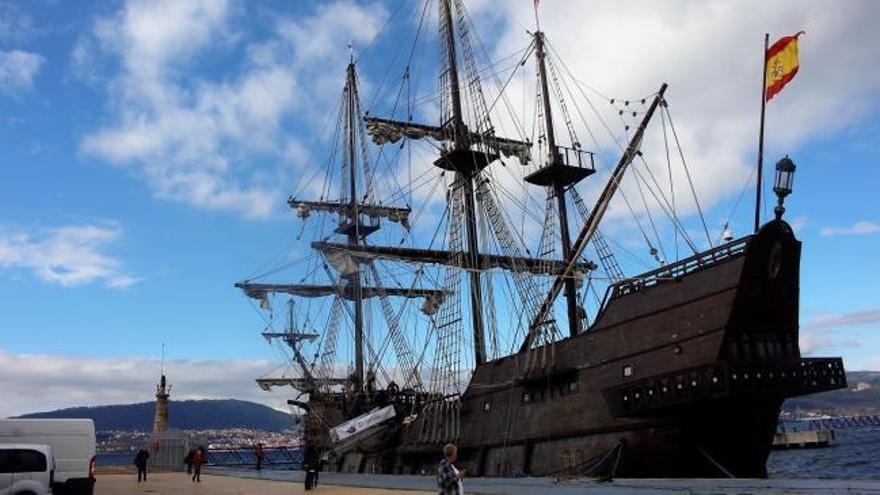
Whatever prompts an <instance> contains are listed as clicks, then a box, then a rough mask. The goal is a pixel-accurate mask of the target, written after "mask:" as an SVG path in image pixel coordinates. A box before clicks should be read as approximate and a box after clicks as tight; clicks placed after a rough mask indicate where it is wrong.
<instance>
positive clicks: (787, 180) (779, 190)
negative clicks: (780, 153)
mask: <svg viewBox="0 0 880 495" xmlns="http://www.w3.org/2000/svg"><path fill="white" fill-rule="evenodd" d="M796 168H797V167H796V166H795V164H794V162H793V161H791V158H789V157H788V155H785V158H783V159H782V160H779V162H777V163H776V178H775V180H774V181H773V192H775V193H776V197H777V198H779V200H778V202H777V203H776V208H773V213H775V214H776V219H777V220H781V219H782V214H783V213H785V206H783V203H784V202H785V197H786V196H788V195H789V194H791V187H792V184H793V183H794V171H795V169H796Z"/></svg>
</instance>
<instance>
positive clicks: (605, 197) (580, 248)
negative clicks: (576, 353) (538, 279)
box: [520, 83, 667, 351]
mask: <svg viewBox="0 0 880 495" xmlns="http://www.w3.org/2000/svg"><path fill="white" fill-rule="evenodd" d="M666 88H667V85H666V83H663V84H662V85H661V86H660V91H658V92H657V94H656V95H655V96H654V100H653V101H652V102H651V106H649V107H648V111H647V112H645V116H644V117H643V118H642V122H641V123H640V124H639V127H638V129H636V132H635V134H633V137H632V139H631V140H630V142H629V145H628V146H627V147H626V151H624V153H623V155H622V156H621V157H620V161H618V162H617V166H616V167H615V168H614V171H613V172H612V173H611V177H610V178H609V179H608V182H607V183H606V184H605V188H604V189H603V190H602V193H601V194H600V195H599V199H598V200H597V201H596V205H595V206H594V207H593V210H592V211H591V212H590V216H589V217H588V218H587V219H586V221H585V222H584V226H583V228H582V229H581V233H580V234H579V235H578V238H577V239H576V240H575V244H574V249H573V251H572V253H571V257H569V258H567V259H566V260H565V261H566V264H567V265H568V266H567V267H566V268H565V270H564V271H563V272H562V273H560V274H559V275H558V276H557V277H556V280H555V281H554V282H553V286H552V287H551V288H550V292H549V293H548V294H547V297H546V298H545V299H544V302H543V303H542V304H541V307H540V308H539V309H538V314H537V315H535V318H534V319H533V320H532V324H531V326H530V327H529V332H528V334H527V335H526V338H525V340H524V342H523V344H522V345H521V346H520V351H524V350H526V349H528V348H529V345H531V342H532V339H533V338H534V337H535V334H536V332H537V330H538V329H539V328H540V327H541V325H542V324H543V322H544V319H545V318H546V317H547V315H548V314H549V312H550V309H551V308H552V307H553V302H554V301H555V300H556V297H557V296H558V295H559V292H560V290H561V289H562V286H563V284H564V282H565V281H566V279H567V278H569V277H572V276H573V275H574V268H575V266H576V264H577V263H576V261H577V257H578V256H580V255H581V253H583V252H584V249H586V247H587V244H588V243H589V242H590V239H592V237H593V234H595V233H596V229H598V228H599V222H600V221H601V220H602V216H603V215H604V214H605V211H606V210H607V209H608V205H609V204H610V203H611V198H612V197H614V194H615V193H616V192H617V189H618V188H619V187H620V181H621V179H623V174H624V172H626V169H627V167H629V164H630V163H632V161H633V160H634V159H635V157H636V155H637V154H638V153H640V151H639V147H640V146H641V144H642V136H643V135H644V133H645V128H646V127H647V126H648V122H650V121H651V117H652V116H653V115H654V111H655V110H657V107H658V106H659V105H660V103H661V102H663V94H664V93H666ZM537 173H540V171H538V172H536V174H537ZM533 175H534V174H533Z"/></svg>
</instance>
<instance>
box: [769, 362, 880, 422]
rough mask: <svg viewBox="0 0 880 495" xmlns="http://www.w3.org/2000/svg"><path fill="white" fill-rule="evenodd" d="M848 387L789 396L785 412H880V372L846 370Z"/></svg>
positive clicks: (861, 413) (849, 413)
mask: <svg viewBox="0 0 880 495" xmlns="http://www.w3.org/2000/svg"><path fill="white" fill-rule="evenodd" d="M846 381H847V385H848V386H847V388H845V389H842V390H832V391H830V392H822V393H821V394H813V395H806V396H803V397H796V398H794V399H788V400H787V401H785V404H784V405H783V409H784V410H786V411H796V410H797V409H801V410H802V411H821V412H824V413H826V414H830V415H835V414H840V415H845V416H853V415H863V414H870V415H875V414H880V372H878V371H849V372H847V373H846Z"/></svg>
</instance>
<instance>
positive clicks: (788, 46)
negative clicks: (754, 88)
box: [765, 31, 804, 101]
mask: <svg viewBox="0 0 880 495" xmlns="http://www.w3.org/2000/svg"><path fill="white" fill-rule="evenodd" d="M802 34H804V32H803V31H800V32H798V33H796V34H794V35H792V36H783V37H782V38H780V39H779V41H777V42H776V43H773V46H771V47H770V48H768V49H767V53H766V58H765V60H766V61H767V80H766V81H765V84H766V96H765V98H766V99H767V101H770V99H771V98H773V97H774V96H776V93H779V92H780V91H782V88H783V87H785V85H786V84H788V82H789V81H791V80H792V79H794V76H795V74H797V71H798V36H800V35H802Z"/></svg>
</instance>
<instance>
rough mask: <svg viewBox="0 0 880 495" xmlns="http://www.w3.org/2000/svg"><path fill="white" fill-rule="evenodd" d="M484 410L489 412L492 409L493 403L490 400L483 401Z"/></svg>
mask: <svg viewBox="0 0 880 495" xmlns="http://www.w3.org/2000/svg"><path fill="white" fill-rule="evenodd" d="M483 410H484V411H486V412H489V411H491V410H492V403H491V402H489V401H486V402H483Z"/></svg>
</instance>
